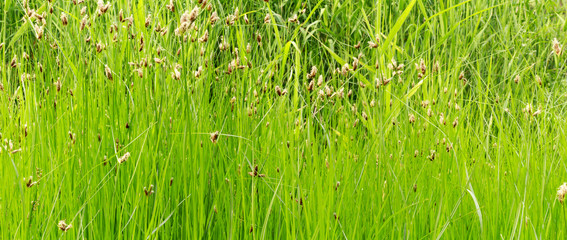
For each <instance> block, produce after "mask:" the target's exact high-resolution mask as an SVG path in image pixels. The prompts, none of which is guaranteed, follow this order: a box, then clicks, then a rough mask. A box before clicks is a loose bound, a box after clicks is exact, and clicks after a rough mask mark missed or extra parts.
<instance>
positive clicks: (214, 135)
mask: <svg viewBox="0 0 567 240" xmlns="http://www.w3.org/2000/svg"><path fill="white" fill-rule="evenodd" d="M219 135H220V132H219V131H215V132H213V133H211V134H210V139H211V142H213V143H217V141H218V139H219Z"/></svg>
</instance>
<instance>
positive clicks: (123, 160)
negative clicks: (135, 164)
mask: <svg viewBox="0 0 567 240" xmlns="http://www.w3.org/2000/svg"><path fill="white" fill-rule="evenodd" d="M128 158H130V152H126V153H125V154H124V155H123V156H122V157H119V158H118V164H122V163H124V162H126V161H127V160H128Z"/></svg>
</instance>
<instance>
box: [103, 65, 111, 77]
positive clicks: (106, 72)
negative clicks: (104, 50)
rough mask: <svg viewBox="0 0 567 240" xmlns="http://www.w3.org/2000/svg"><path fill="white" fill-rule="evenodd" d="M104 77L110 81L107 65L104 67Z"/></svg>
mask: <svg viewBox="0 0 567 240" xmlns="http://www.w3.org/2000/svg"><path fill="white" fill-rule="evenodd" d="M104 75H105V76H106V78H108V80H111V81H112V70H110V68H109V67H108V65H104Z"/></svg>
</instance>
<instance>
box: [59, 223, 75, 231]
mask: <svg viewBox="0 0 567 240" xmlns="http://www.w3.org/2000/svg"><path fill="white" fill-rule="evenodd" d="M57 227H58V228H59V229H60V230H61V231H63V232H67V231H69V229H71V227H73V225H71V224H67V223H66V222H65V220H61V221H59V223H57Z"/></svg>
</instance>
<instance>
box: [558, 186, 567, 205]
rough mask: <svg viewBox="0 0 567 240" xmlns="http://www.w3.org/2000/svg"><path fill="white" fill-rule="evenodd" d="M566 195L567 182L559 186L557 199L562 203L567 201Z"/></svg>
mask: <svg viewBox="0 0 567 240" xmlns="http://www.w3.org/2000/svg"><path fill="white" fill-rule="evenodd" d="M565 195H567V183H563V185H561V186H559V188H558V189H557V200H559V202H560V203H561V204H563V201H565Z"/></svg>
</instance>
